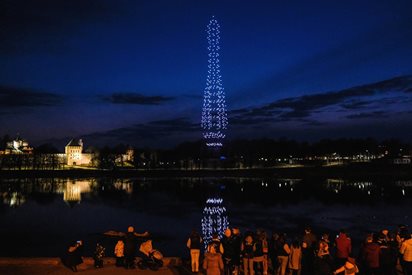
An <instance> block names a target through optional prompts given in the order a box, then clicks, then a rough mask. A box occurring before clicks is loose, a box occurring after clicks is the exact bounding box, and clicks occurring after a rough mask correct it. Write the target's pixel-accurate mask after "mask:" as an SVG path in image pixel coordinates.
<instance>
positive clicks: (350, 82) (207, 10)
mask: <svg viewBox="0 0 412 275" xmlns="http://www.w3.org/2000/svg"><path fill="white" fill-rule="evenodd" d="M411 11H412V1H410V0H405V1H403V0H399V1H390V0H388V1H377V0H374V1H360V0H356V1H352V0H347V1H303V0H302V1H222V0H219V1H210V0H207V1H206V0H204V1H202V0H197V1H193V0H188V1H166V0H164V1H155V0H147V1H133V0H130V1H126V0H120V1H119V0H117V1H107V0H99V1H97V0H96V1H89V0H71V1H67V0H46V1H45V0H36V1H34V0H33V1H21V0H0V61H1V63H0V65H1V66H0V135H4V134H10V135H11V136H15V135H16V134H18V133H19V134H20V135H21V136H22V137H23V138H25V139H27V140H28V141H29V142H30V143H32V144H34V145H36V144H41V143H44V142H54V143H55V144H61V143H64V142H68V140H69V139H70V138H71V137H82V138H83V139H84V142H85V144H86V146H87V145H90V144H96V145H103V144H108V145H115V144H118V143H126V144H132V145H135V146H146V145H148V146H156V147H165V146H171V145H175V144H177V143H180V142H183V141H186V140H197V139H200V138H201V129H200V118H201V108H202V103H203V99H202V97H203V90H204V88H205V84H206V76H207V60H208V56H207V54H208V52H207V40H206V25H207V24H208V22H209V20H210V19H211V17H212V16H213V15H214V16H215V18H216V19H217V20H218V21H219V23H220V25H221V48H222V49H221V66H222V67H221V72H222V77H223V84H224V87H225V91H226V103H227V105H228V115H229V129H228V132H227V136H228V138H229V139H234V138H261V137H267V138H279V137H287V138H291V139H297V140H308V141H314V140H318V139H321V138H340V137H354V138H358V137H373V138H377V139H384V138H392V137H394V138H400V139H402V140H405V141H410V140H411V139H412V130H411V129H412V108H411V107H412V12H411ZM60 149H62V148H60Z"/></svg>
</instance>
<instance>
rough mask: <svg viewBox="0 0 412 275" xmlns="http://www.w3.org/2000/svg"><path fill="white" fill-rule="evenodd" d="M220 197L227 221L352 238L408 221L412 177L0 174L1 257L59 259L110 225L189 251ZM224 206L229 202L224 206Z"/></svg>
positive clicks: (165, 248)
mask: <svg viewBox="0 0 412 275" xmlns="http://www.w3.org/2000/svg"><path fill="white" fill-rule="evenodd" d="M210 198H214V199H218V200H219V201H220V200H221V205H219V207H221V208H222V209H224V215H225V216H227V219H228V222H229V224H230V226H237V227H239V228H240V229H241V231H242V232H244V231H246V230H255V229H257V228H263V229H265V230H266V231H267V232H268V234H269V235H270V234H271V233H272V231H276V232H287V234H288V236H289V237H292V236H295V235H300V234H301V233H302V231H303V228H304V227H305V226H306V225H310V226H311V227H312V228H313V229H314V231H315V233H318V234H320V233H324V232H327V233H330V234H331V235H334V234H336V233H337V231H338V230H339V229H340V228H346V229H347V230H348V231H349V233H350V234H351V235H352V236H353V238H354V239H355V240H359V241H360V239H362V238H363V236H364V235H365V234H366V233H367V232H371V231H377V230H379V229H382V228H388V229H390V230H395V229H396V227H397V225H398V224H410V220H411V217H410V216H409V213H412V211H411V210H412V204H411V199H412V180H408V179H402V180H397V179H382V178H376V179H362V180H355V179H341V178H335V179H326V178H308V179H299V178H288V179H286V178H77V179H74V178H35V179H33V178H30V179H0V243H1V244H2V245H1V246H0V256H3V257H4V256H12V257H15V256H59V255H61V254H62V253H63V252H64V251H65V249H66V248H67V246H68V244H69V243H70V242H72V241H75V240H79V239H82V240H84V241H85V248H86V250H85V254H86V255H91V253H92V251H93V248H94V246H95V243H96V242H97V241H100V242H103V244H104V245H105V246H106V249H107V250H106V251H107V254H108V255H112V250H113V247H114V244H115V242H116V239H114V238H112V237H107V236H105V235H103V233H104V232H106V231H109V230H115V231H125V230H126V229H127V227H128V226H129V225H133V226H134V227H135V229H136V231H137V232H144V231H146V230H147V231H149V232H150V233H151V238H152V239H153V246H154V247H155V248H157V249H159V250H160V251H161V252H162V253H163V254H165V255H166V256H183V257H186V256H187V249H186V246H185V244H186V240H187V237H188V234H189V233H190V232H191V230H192V229H193V228H195V229H197V230H199V231H201V230H202V227H201V226H202V222H201V220H202V218H204V216H205V212H204V210H205V206H206V201H207V200H208V199H210ZM223 207H224V208H223Z"/></svg>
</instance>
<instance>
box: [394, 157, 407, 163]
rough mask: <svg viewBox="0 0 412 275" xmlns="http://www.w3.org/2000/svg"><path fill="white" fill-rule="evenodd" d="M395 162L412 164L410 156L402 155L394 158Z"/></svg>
mask: <svg viewBox="0 0 412 275" xmlns="http://www.w3.org/2000/svg"><path fill="white" fill-rule="evenodd" d="M393 163H394V164H411V157H410V156H401V157H398V158H396V159H394V160H393Z"/></svg>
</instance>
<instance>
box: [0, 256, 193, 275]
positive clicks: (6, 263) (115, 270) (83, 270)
mask: <svg viewBox="0 0 412 275" xmlns="http://www.w3.org/2000/svg"><path fill="white" fill-rule="evenodd" d="M164 262H165V266H164V267H162V268H161V269H159V270H157V271H152V270H140V269H125V268H120V267H116V266H115V265H114V260H113V259H111V258H107V259H105V261H104V267H103V268H99V269H96V268H95V267H94V266H93V260H92V259H91V258H85V259H84V263H83V264H81V265H79V266H78V272H73V271H71V270H70V269H68V268H67V267H65V266H64V265H63V264H62V263H61V261H60V259H58V258H0V274H2V275H66V274H67V275H72V274H85V275H86V274H99V275H108V274H116V275H123V274H138V275H139V274H140V275H178V274H182V275H185V274H189V272H188V270H187V269H185V268H184V267H183V266H182V265H181V264H180V259H179V258H166V259H165V261H164Z"/></svg>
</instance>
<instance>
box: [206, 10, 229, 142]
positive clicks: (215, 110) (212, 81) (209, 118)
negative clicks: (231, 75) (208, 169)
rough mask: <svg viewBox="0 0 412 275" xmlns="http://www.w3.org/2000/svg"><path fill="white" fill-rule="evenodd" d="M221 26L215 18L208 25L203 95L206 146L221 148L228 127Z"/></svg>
mask: <svg viewBox="0 0 412 275" xmlns="http://www.w3.org/2000/svg"><path fill="white" fill-rule="evenodd" d="M219 40H220V25H219V23H218V22H217V20H216V19H215V18H214V17H213V18H212V19H211V20H210V22H209V24H208V25H207V42H208V48H207V49H208V52H209V60H208V63H209V64H208V73H207V79H206V88H205V90H204V95H203V110H202V123H201V125H202V129H203V137H204V139H205V141H206V145H207V146H210V147H221V146H222V145H223V143H222V142H223V140H224V138H225V137H226V133H225V132H226V128H227V125H228V120H227V112H226V99H225V90H224V88H223V84H222V75H221V74H220V65H219V63H220V61H219V50H220V46H219Z"/></svg>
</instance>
